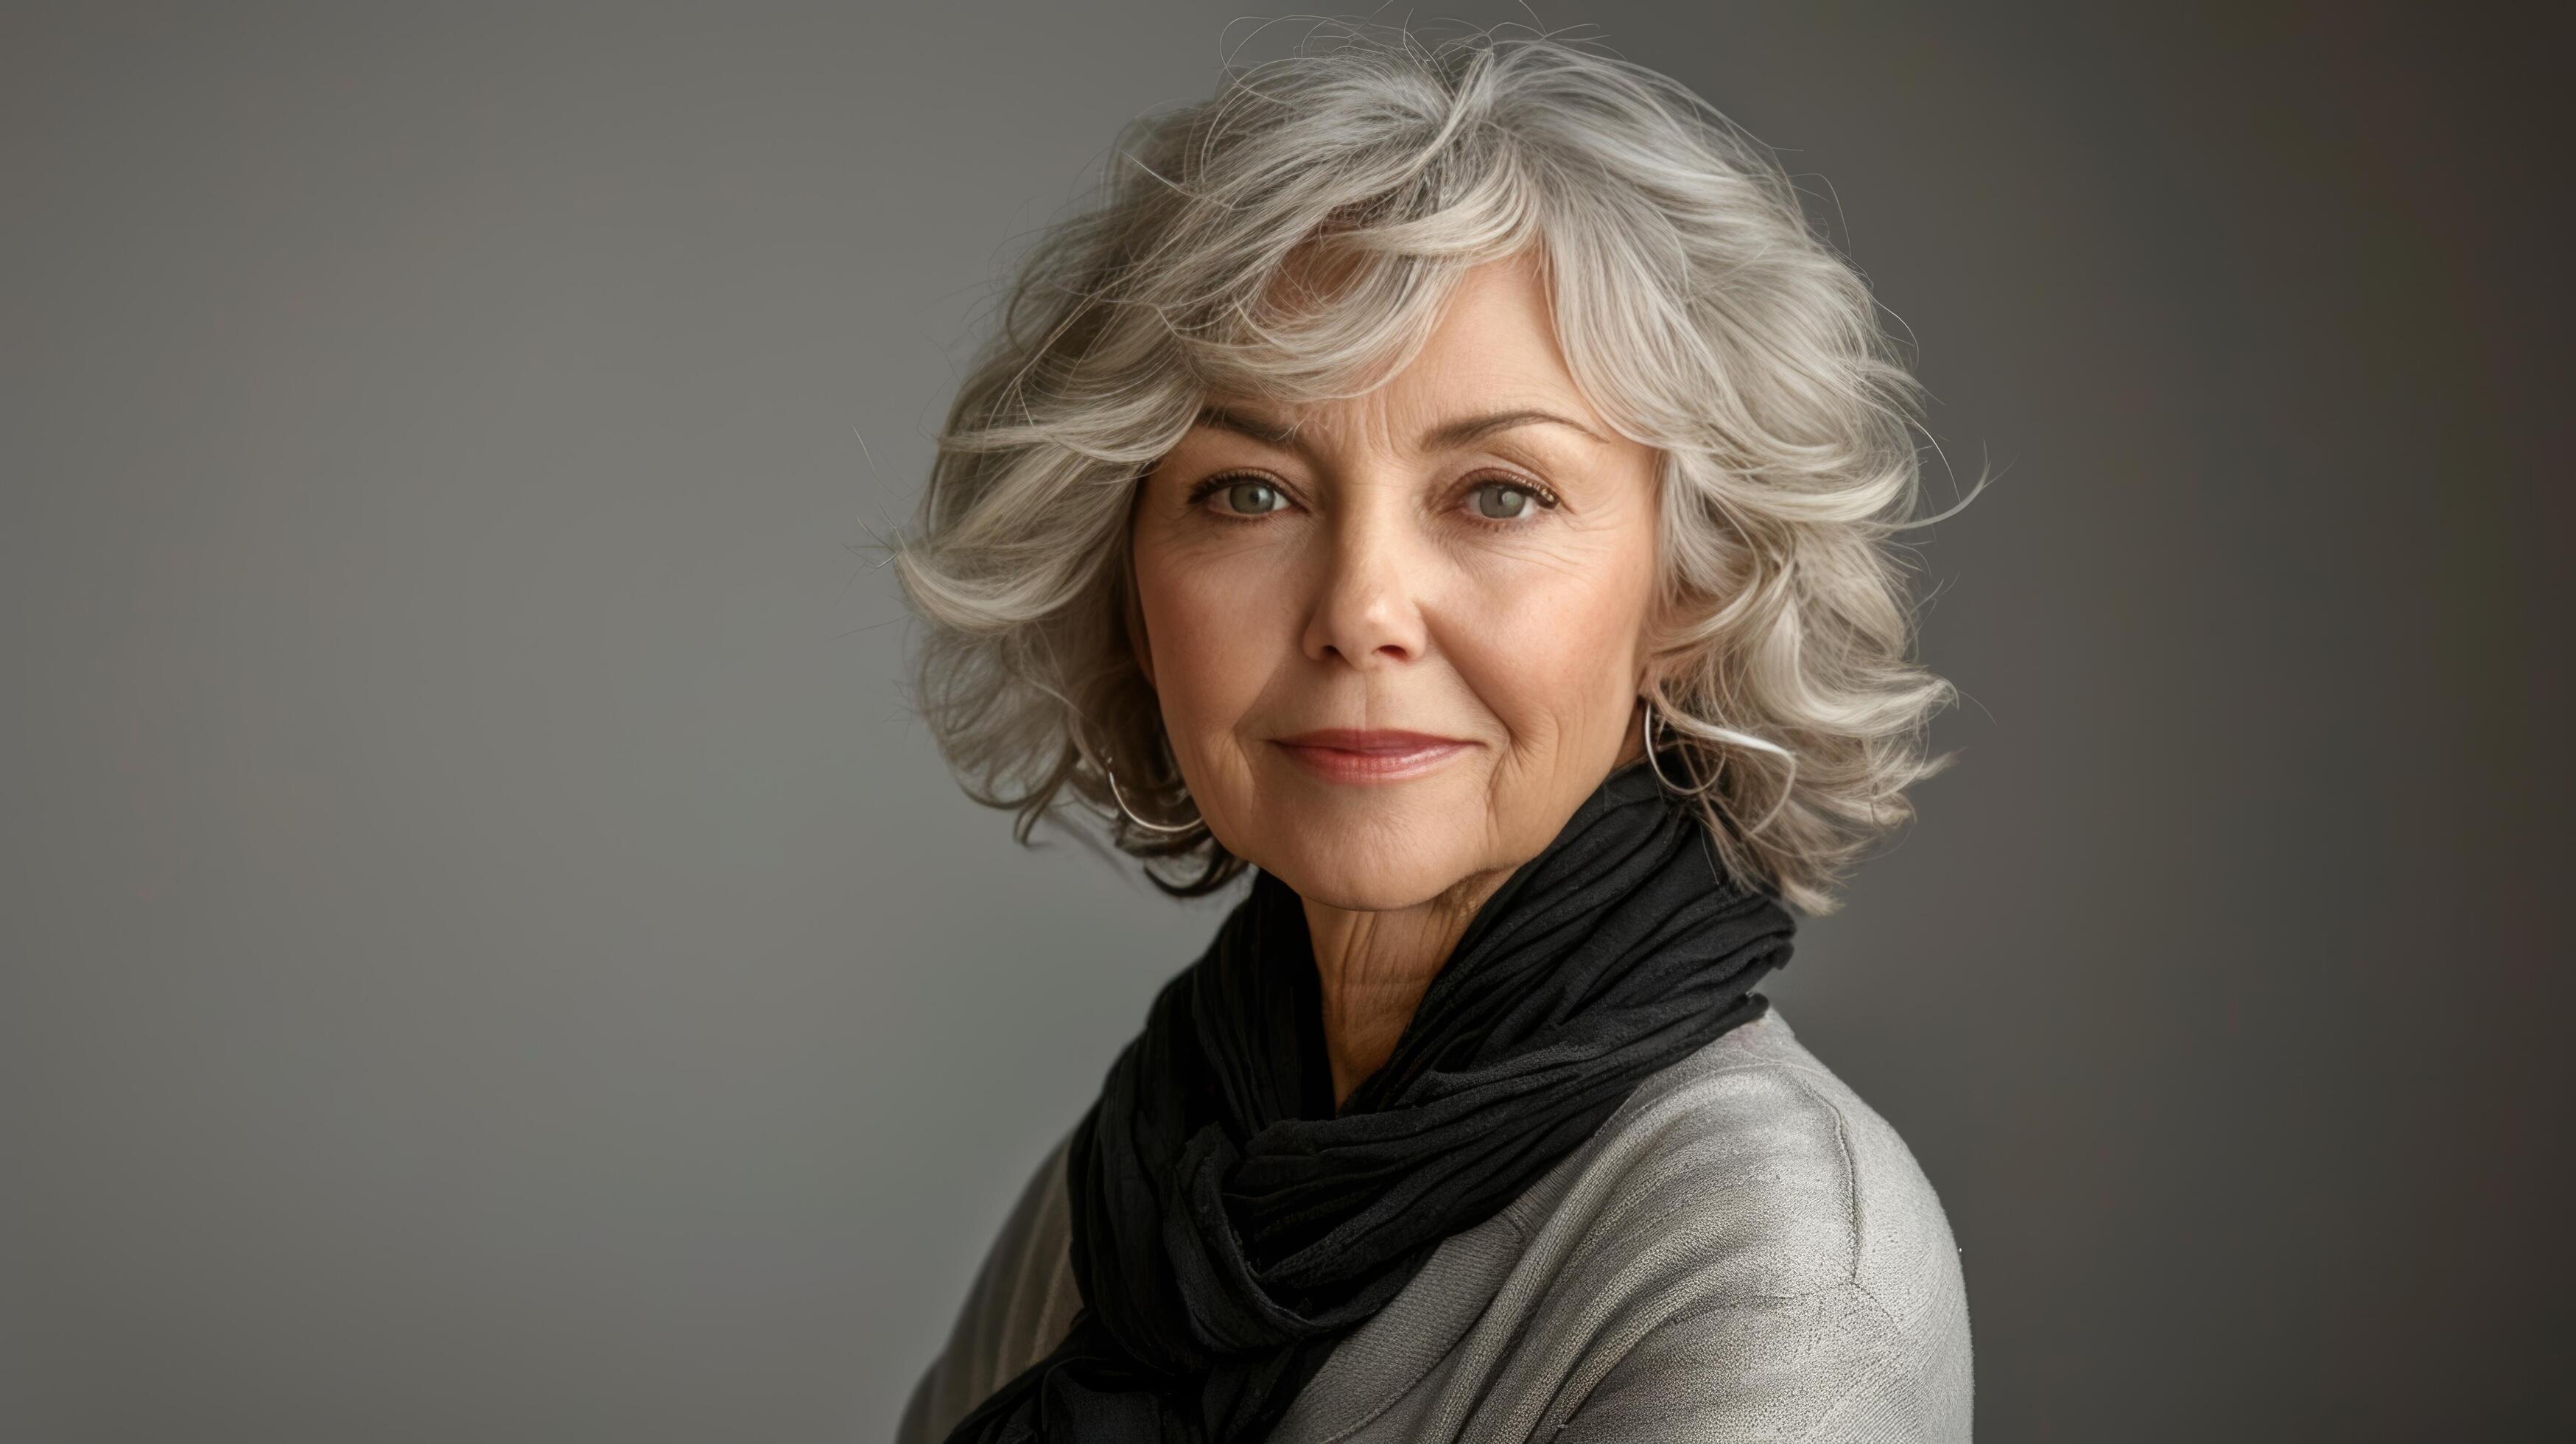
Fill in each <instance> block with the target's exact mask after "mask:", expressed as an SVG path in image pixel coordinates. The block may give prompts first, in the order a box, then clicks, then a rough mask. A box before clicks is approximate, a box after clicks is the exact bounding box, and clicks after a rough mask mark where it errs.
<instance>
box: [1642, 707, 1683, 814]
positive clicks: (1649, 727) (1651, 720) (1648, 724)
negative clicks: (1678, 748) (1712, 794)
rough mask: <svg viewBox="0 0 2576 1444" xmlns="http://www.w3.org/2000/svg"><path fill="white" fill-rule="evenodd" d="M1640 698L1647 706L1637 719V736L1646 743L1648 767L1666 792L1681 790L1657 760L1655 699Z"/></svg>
mask: <svg viewBox="0 0 2576 1444" xmlns="http://www.w3.org/2000/svg"><path fill="white" fill-rule="evenodd" d="M1640 700H1642V701H1644V702H1645V704H1646V708H1645V711H1644V713H1643V714H1642V715H1640V716H1639V717H1638V719H1637V736H1638V738H1639V739H1640V740H1642V741H1643V742H1644V743H1645V744H1646V769H1647V770H1648V771H1650V772H1652V773H1654V774H1655V780H1656V781H1657V782H1660V783H1662V784H1663V785H1664V790H1665V791H1666V792H1680V791H1681V790H1682V789H1681V788H1678V787H1675V786H1673V780H1672V779H1671V778H1669V777H1666V776H1665V775H1664V769H1663V767H1662V765H1661V764H1660V763H1658V762H1656V761H1655V703H1654V699H1653V698H1651V697H1649V698H1643V699H1640Z"/></svg>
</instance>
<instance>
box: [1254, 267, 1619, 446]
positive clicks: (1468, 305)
mask: <svg viewBox="0 0 2576 1444" xmlns="http://www.w3.org/2000/svg"><path fill="white" fill-rule="evenodd" d="M1290 269H1291V268H1283V271H1288V270H1290ZM1282 284H1285V285H1288V286H1290V287H1292V288H1299V290H1300V293H1301V294H1304V295H1307V296H1310V297H1311V296H1313V295H1314V294H1315V291H1314V290H1313V289H1311V288H1314V287H1317V286H1320V285H1323V284H1324V283H1323V282H1321V281H1319V280H1318V279H1317V277H1316V274H1315V273H1314V272H1313V271H1312V270H1311V269H1307V270H1300V271H1295V272H1294V274H1293V275H1291V276H1290V277H1289V278H1287V279H1285V280H1284V281H1283V282H1282ZM1208 405H1209V408H1210V410H1211V411H1212V412H1215V413H1218V414H1220V415H1221V416H1223V417H1225V418H1228V419H1229V420H1230V421H1241V422H1250V423H1252V424H1251V425H1249V426H1235V425H1228V426H1227V428H1226V429H1229V430H1236V431H1240V432H1242V433H1243V434H1246V435H1252V436H1254V437H1255V439H1260V440H1267V441H1272V442H1274V443H1277V442H1280V441H1284V440H1285V439H1286V438H1287V436H1288V435H1289V434H1290V433H1291V432H1292V431H1293V432H1294V433H1295V434H1297V435H1301V436H1304V437H1306V438H1308V439H1310V440H1314V441H1317V442H1327V441H1329V442H1335V443H1341V444H1380V445H1398V444H1402V443H1405V442H1408V441H1410V439H1412V438H1414V437H1416V436H1417V435H1421V434H1424V433H1426V432H1428V431H1431V430H1433V429H1436V428H1438V427H1439V426H1440V425H1441V424H1442V423H1444V422H1451V421H1457V420H1462V419H1466V418H1470V417H1475V416H1489V415H1493V414H1496V413H1501V412H1509V411H1513V410H1516V409H1530V410H1539V411H1546V412H1549V413H1553V414H1555V415H1559V416H1563V417H1565V418H1566V419H1568V420H1570V421H1573V422H1575V423H1577V424H1578V425H1580V426H1582V427H1584V428H1587V429H1589V430H1591V431H1593V432H1595V433H1596V434H1599V435H1602V436H1605V437H1606V436H1607V435H1608V434H1609V430H1610V428H1609V427H1608V425H1607V424H1606V423H1604V422H1603V421H1602V419H1601V418H1600V416H1599V415H1598V414H1597V413H1595V412H1594V410H1593V409H1592V407H1591V406H1590V405H1589V404H1588V403H1587V401H1586V400H1585V398H1584V395H1583V391H1582V388H1581V387H1580V386H1579V385H1578V384H1577V383H1576V382H1575V379H1574V377H1573V375H1572V374H1571V373H1570V372H1569V371H1568V370H1567V367H1566V364H1565V356H1564V352H1563V350H1562V349H1561V348H1560V347H1559V345H1558V343H1557V336H1556V322H1555V315H1554V312H1553V309H1552V306H1551V298H1550V296H1549V294H1548V289H1547V284H1546V281H1545V278H1544V276H1543V275H1542V274H1541V272H1540V270H1539V268H1538V265H1537V263H1536V262H1535V261H1534V260H1532V259H1530V258H1528V257H1525V256H1523V257H1512V258H1508V259H1504V260H1497V261H1488V262H1485V263H1483V264H1481V265H1477V266H1473V267H1470V268H1469V269H1468V270H1466V271H1465V272H1463V273H1462V274H1461V275H1460V276H1459V278H1458V280H1457V281H1456V283H1455V286H1454V289H1453V290H1452V292H1451V294H1450V295H1449V297H1448V299H1447V301H1446V303H1445V304H1444V305H1443V307H1442V310H1441V312H1440V315H1439V318H1438V320H1437V321H1436V322H1435V323H1434V325H1433V327H1432V329H1431V332H1430V334H1429V336H1428V337H1427V338H1426V339H1425V340H1424V342H1423V344H1422V347H1421V349H1420V350H1419V351H1417V352H1416V353H1415V354H1414V356H1413V357H1412V358H1411V359H1410V360H1409V361H1407V362H1406V363H1405V365H1404V366H1403V367H1402V368H1401V369H1400V370H1398V371H1397V372H1396V373H1395V374H1394V375H1393V376H1392V377H1390V378H1388V379H1386V380H1385V381H1383V382H1381V383H1380V384H1379V385H1377V386H1375V387H1374V388H1372V389H1371V390H1369V391H1367V392H1365V393H1363V394H1361V395H1358V396H1352V397H1340V398H1334V399H1331V400H1326V401H1319V402H1314V403H1311V404H1306V405H1302V406H1300V405H1290V404H1286V403H1283V402H1279V401H1276V400H1269V399H1264V398H1259V397H1252V396H1240V395H1233V396H1229V395H1219V396H1216V397H1212V398H1210V400H1209V403H1208ZM1265 433H1266V434H1265Z"/></svg>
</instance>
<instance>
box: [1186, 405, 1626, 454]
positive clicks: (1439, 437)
mask: <svg viewBox="0 0 2576 1444" xmlns="http://www.w3.org/2000/svg"><path fill="white" fill-rule="evenodd" d="M1198 424H1199V425H1201V426H1212V427H1214V428H1216V429H1217V430H1219V431H1231V432H1233V433H1234V434H1235V435H1237V436H1248V437H1250V438H1252V439H1253V440H1255V441H1258V442H1260V443H1262V444H1263V445H1265V446H1276V447H1279V448H1281V449H1282V450H1302V449H1304V446H1303V443H1302V442H1300V441H1299V440H1298V436H1297V427H1296V425H1295V424H1294V423H1282V422H1276V421H1265V420H1263V419H1262V418H1260V417H1258V416H1253V415H1249V414H1247V413H1245V412H1241V411H1236V410H1233V409H1231V408H1229V407H1224V406H1206V407H1201V408H1200V409H1199V415H1198ZM1542 424H1544V425H1555V426H1566V427H1571V428H1573V429H1574V430H1576V431H1579V432H1581V433H1583V434H1584V435H1586V436H1589V437H1591V438H1592V439H1593V440H1595V441H1598V442H1602V443H1603V444H1605V445H1606V444H1608V442H1609V438H1608V437H1606V436H1603V435H1602V434H1601V433H1600V432H1597V431H1595V430H1593V429H1592V428H1591V427H1589V426H1586V425H1584V424H1583V423H1582V422H1580V421H1575V420H1571V419H1569V418H1567V417H1563V416H1559V415H1557V414H1556V413H1555V412H1553V411H1539V410H1536V409H1533V408H1529V407H1523V408H1520V409H1518V410H1513V411H1495V412H1490V413H1488V414H1486V415H1483V416H1462V417H1460V418H1458V419H1457V420H1455V421H1444V422H1442V423H1440V424H1439V425H1438V426H1435V427H1432V428H1431V429H1430V430H1429V431H1426V432H1424V433H1422V440H1421V442H1420V445H1421V447H1422V449H1423V450H1425V451H1439V450H1443V449H1445V448H1449V447H1456V446H1465V445H1467V444H1468V443H1469V442H1472V441H1478V440H1482V439H1483V438H1485V437H1488V436H1491V435H1493V434H1494V433H1495V432H1497V431H1509V430H1511V429H1512V428H1513V427H1516V426H1536V425H1542Z"/></svg>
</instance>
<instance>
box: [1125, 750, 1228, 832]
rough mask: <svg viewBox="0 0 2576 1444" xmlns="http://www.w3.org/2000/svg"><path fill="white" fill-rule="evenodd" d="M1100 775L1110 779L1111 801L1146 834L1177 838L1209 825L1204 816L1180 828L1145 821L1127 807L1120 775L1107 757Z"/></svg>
mask: <svg viewBox="0 0 2576 1444" xmlns="http://www.w3.org/2000/svg"><path fill="white" fill-rule="evenodd" d="M1100 775H1101V776H1103V777H1106V778H1108V779H1109V800H1110V801H1112V802H1115V803H1117V804H1118V810H1119V811H1120V812H1123V813H1125V814H1126V815H1127V820H1128V821H1129V822H1132V823H1134V824H1135V825H1136V826H1137V827H1139V828H1141V829H1143V830H1144V831H1146V832H1158V833H1161V834H1162V835H1164V836H1165V837H1175V836H1178V835H1179V834H1181V833H1184V832H1196V831H1198V830H1199V829H1200V828H1202V827H1205V826H1206V825H1207V818H1206V816H1205V815H1204V814H1202V815H1201V816H1198V817H1195V818H1192V819H1191V820H1189V821H1188V822H1184V823H1182V824H1181V825H1180V826H1178V827H1172V826H1167V825H1166V824H1163V823H1160V822H1147V821H1146V820H1145V819H1143V818H1141V817H1138V816H1137V815H1136V809H1134V808H1132V807H1129V806H1128V805H1127V799H1126V797H1125V796H1124V795H1123V794H1121V793H1120V792H1119V790H1118V773H1117V771H1116V770H1115V769H1114V768H1112V767H1111V766H1110V765H1109V759H1108V758H1107V757H1106V756H1103V757H1102V758H1101V759H1100Z"/></svg>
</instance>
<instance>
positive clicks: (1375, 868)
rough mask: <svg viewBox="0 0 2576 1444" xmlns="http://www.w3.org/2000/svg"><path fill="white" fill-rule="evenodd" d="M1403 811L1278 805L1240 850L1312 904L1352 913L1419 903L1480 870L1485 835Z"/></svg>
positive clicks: (1386, 910) (1376, 910)
mask: <svg viewBox="0 0 2576 1444" xmlns="http://www.w3.org/2000/svg"><path fill="white" fill-rule="evenodd" d="M1406 811H1407V810H1404V809H1379V808H1372V809H1368V810H1366V811H1365V812H1362V813H1361V815H1358V816H1353V815H1351V814H1352V810H1351V809H1333V810H1332V814H1331V815H1306V812H1305V809H1300V808H1278V809H1274V810H1271V811H1270V812H1269V813H1268V815H1267V817H1266V818H1265V820H1264V821H1265V825H1264V826H1263V827H1262V828H1261V829H1260V831H1261V833H1262V836H1260V837H1259V838H1257V839H1251V840H1248V842H1249V845H1248V846H1246V847H1244V848H1239V849H1235V851H1236V853H1237V855H1238V856H1241V857H1243V858H1244V859H1245V860H1246V861H1249V862H1251V863H1252V864H1253V865H1254V866H1256V867H1259V868H1260V869H1261V870H1262V871H1264V872H1266V873H1269V874H1271V875H1272V876H1274V877H1276V878H1278V879H1279V880H1280V881H1281V882H1284V883H1286V884H1288V886H1289V887H1291V888H1292V889H1294V890H1295V891H1296V893H1297V895H1298V896H1299V897H1302V898H1304V899H1306V900H1307V901H1309V902H1317V903H1322V904H1324V905H1325V906H1327V907H1336V908H1342V909H1344V910H1346V911H1351V912H1392V911H1395V910H1397V909H1401V908H1410V907H1417V906H1420V905H1421V904H1423V903H1426V902H1429V901H1431V900H1432V899H1433V898H1436V897H1438V896H1440V894H1442V893H1444V892H1446V891H1448V890H1449V889H1450V888H1452V887H1455V886H1456V885H1457V884H1458V882H1459V880H1460V879H1462V878H1464V877H1466V876H1467V875H1468V874H1469V873H1471V872H1474V871H1476V870H1478V867H1479V859H1478V857H1476V856H1475V853H1476V852H1477V849H1476V848H1475V847H1474V846H1472V842H1473V840H1474V839H1475V838H1476V837H1479V836H1481V833H1480V832H1479V830H1478V829H1476V828H1473V827H1468V826H1459V825H1444V824H1443V823H1441V822H1440V821H1438V820H1436V819H1431V818H1424V817H1420V816H1408V815H1406Z"/></svg>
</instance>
